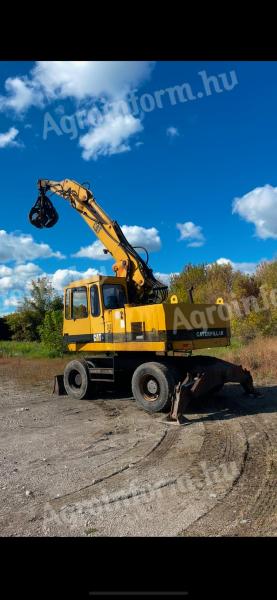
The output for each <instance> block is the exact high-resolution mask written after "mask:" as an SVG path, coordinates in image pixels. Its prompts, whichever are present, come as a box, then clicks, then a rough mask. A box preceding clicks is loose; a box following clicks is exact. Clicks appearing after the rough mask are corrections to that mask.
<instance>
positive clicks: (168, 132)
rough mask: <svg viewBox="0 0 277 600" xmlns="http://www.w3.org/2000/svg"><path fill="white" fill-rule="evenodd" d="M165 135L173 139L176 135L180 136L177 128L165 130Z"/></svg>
mask: <svg viewBox="0 0 277 600" xmlns="http://www.w3.org/2000/svg"><path fill="white" fill-rule="evenodd" d="M166 135H168V136H169V137H171V138H173V137H178V135H180V134H179V130H178V129H177V127H168V128H167V130H166Z"/></svg>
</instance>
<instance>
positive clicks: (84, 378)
mask: <svg viewBox="0 0 277 600" xmlns="http://www.w3.org/2000/svg"><path fill="white" fill-rule="evenodd" d="M72 371H77V372H78V373H79V374H80V375H81V386H80V388H74V387H72V385H71V384H70V374H71V373H72ZM63 378H64V387H65V389H66V392H67V394H68V396H69V397H70V398H73V399H74V400H82V399H83V398H87V397H88V394H89V391H90V380H89V370H88V366H87V364H86V362H85V361H84V360H71V361H70V362H69V363H67V365H66V367H65V369H64V375H63Z"/></svg>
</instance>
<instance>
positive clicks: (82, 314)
mask: <svg viewBox="0 0 277 600" xmlns="http://www.w3.org/2000/svg"><path fill="white" fill-rule="evenodd" d="M87 316H88V299H87V288H85V287H80V288H75V289H73V290H72V318H73V319H85V318H86V317H87Z"/></svg>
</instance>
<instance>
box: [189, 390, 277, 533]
mask: <svg viewBox="0 0 277 600" xmlns="http://www.w3.org/2000/svg"><path fill="white" fill-rule="evenodd" d="M234 405H235V408H236V412H234V413H233V414H234V417H235V416H237V417H238V418H239V420H240V426H241V428H242V430H243V432H244V436H245V440H246V443H247V447H246V453H245V456H244V461H243V463H242V469H241V471H240V476H239V477H238V478H237V480H236V481H234V484H233V486H232V487H231V488H230V490H229V491H228V492H227V494H226V495H225V496H224V498H223V499H222V501H221V502H220V503H219V504H218V505H217V506H215V508H214V509H212V510H211V511H209V513H208V514H207V515H203V516H201V517H200V518H199V519H197V521H195V522H194V523H193V524H192V525H191V526H190V527H189V528H187V529H186V530H185V531H183V532H182V534H183V535H185V536H195V535H196V536H198V535H203V532H205V535H247V534H248V535H255V530H258V531H259V534H260V533H261V527H262V525H264V524H265V523H266V521H267V520H268V518H270V516H271V515H274V511H275V510H276V492H275V493H274V491H275V490H276V463H275V461H274V460H273V459H272V458H271V453H272V448H273V447H274V445H273V444H274V439H275V437H276V436H275V432H273V429H272V431H271V432H270V430H269V428H268V425H267V423H266V422H265V421H264V419H263V417H262V415H255V409H253V410H252V411H251V413H252V414H251V416H249V410H247V409H246V407H245V406H241V403H240V402H237V401H236V400H234V402H233V406H234ZM238 415H239V416H238ZM254 415H255V416H254ZM272 435H273V438H274V439H271V436H272ZM234 507H235V508H234ZM242 525H243V527H242Z"/></svg>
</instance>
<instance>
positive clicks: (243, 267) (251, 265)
mask: <svg viewBox="0 0 277 600" xmlns="http://www.w3.org/2000/svg"><path fill="white" fill-rule="evenodd" d="M260 262H262V261H259V262H234V261H232V260H230V259H229V258H218V259H217V260H216V263H217V264H218V265H228V264H229V265H232V267H233V269H235V270H236V271H242V273H246V274H248V275H252V274H253V273H255V271H256V268H257V266H258V264H259V263H260Z"/></svg>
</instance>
